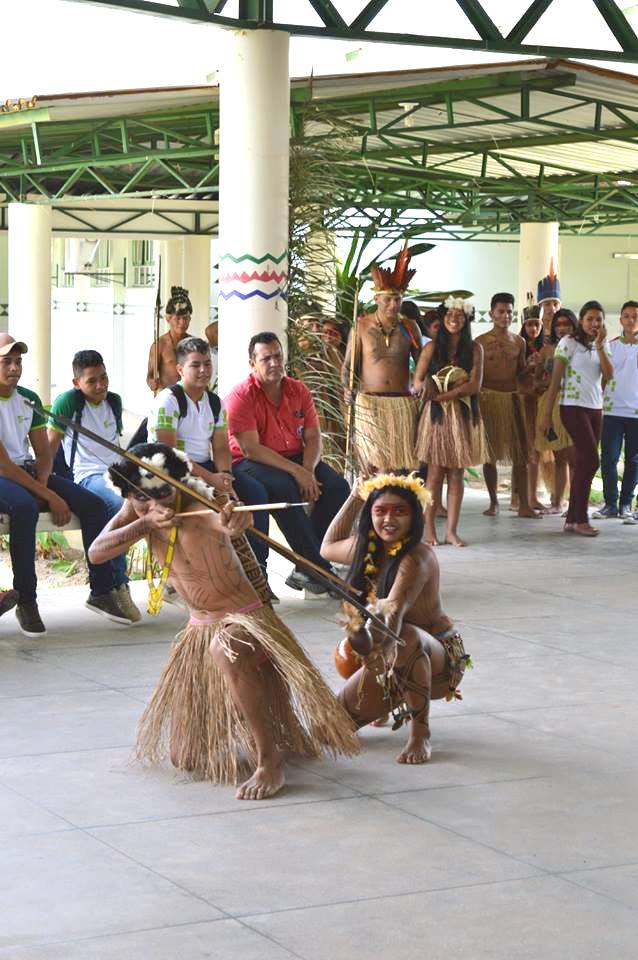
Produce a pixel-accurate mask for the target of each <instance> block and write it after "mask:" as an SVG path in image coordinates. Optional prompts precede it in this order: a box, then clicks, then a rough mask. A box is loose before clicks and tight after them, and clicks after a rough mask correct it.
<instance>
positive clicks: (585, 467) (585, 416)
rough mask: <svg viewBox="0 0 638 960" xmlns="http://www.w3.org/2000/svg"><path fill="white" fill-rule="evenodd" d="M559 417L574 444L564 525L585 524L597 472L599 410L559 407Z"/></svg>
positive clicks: (600, 416)
mask: <svg viewBox="0 0 638 960" xmlns="http://www.w3.org/2000/svg"><path fill="white" fill-rule="evenodd" d="M560 418H561V420H562V421H563V426H564V427H565V429H566V430H567V433H568V434H569V435H570V437H571V438H572V440H573V441H574V469H573V471H572V486H571V493H570V496H569V507H568V509H567V523H587V521H588V513H587V507H588V505H589V491H590V490H591V482H592V480H593V479H594V474H595V473H596V471H597V470H598V464H599V463H600V460H599V459H598V444H599V442H600V429H601V421H602V411H601V410H591V409H590V408H589V407H569V406H564V405H563V404H561V407H560Z"/></svg>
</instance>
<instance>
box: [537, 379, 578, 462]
mask: <svg viewBox="0 0 638 960" xmlns="http://www.w3.org/2000/svg"><path fill="white" fill-rule="evenodd" d="M547 400H548V393H544V394H543V395H542V397H541V398H540V400H539V401H538V413H537V415H536V433H535V436H534V446H535V447H536V449H537V450H566V449H567V447H571V446H572V445H573V443H574V441H573V440H572V438H571V437H570V435H569V434H568V433H567V430H566V429H565V427H564V426H563V421H562V420H561V418H560V396H558V397H556V402H555V403H554V409H553V410H552V426H553V428H554V432H555V433H556V435H557V438H558V439H557V440H546V439H545V436H544V435H543V433H542V432H541V429H540V424H541V423H542V422H543V417H544V416H545V413H546V411H547Z"/></svg>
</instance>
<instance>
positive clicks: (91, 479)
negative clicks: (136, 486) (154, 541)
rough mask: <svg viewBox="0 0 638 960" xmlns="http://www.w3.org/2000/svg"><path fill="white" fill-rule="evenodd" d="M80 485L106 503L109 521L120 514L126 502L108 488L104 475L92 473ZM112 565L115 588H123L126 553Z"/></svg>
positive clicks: (113, 561)
mask: <svg viewBox="0 0 638 960" xmlns="http://www.w3.org/2000/svg"><path fill="white" fill-rule="evenodd" d="M79 485H80V486H81V487H84V489H85V490H90V491H91V493H94V494H95V496H96V497H99V498H100V500H102V501H103V502H104V504H105V506H106V511H107V514H108V518H109V520H110V519H111V517H114V516H115V514H116V513H118V512H119V510H120V509H121V507H122V505H123V504H124V500H123V499H122V497H121V496H120V495H119V493H116V492H115V490H113V489H112V488H111V487H109V486H108V484H107V482H106V480H105V479H104V474H102V473H92V474H90V476H88V477H84V478H83V479H82V480H80V484H79ZM111 563H112V564H113V575H114V577H115V586H116V587H121V586H122V584H123V583H128V576H127V573H126V569H127V560H126V553H121V554H120V555H119V557H115V559H114V560H111Z"/></svg>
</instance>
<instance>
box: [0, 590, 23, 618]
mask: <svg viewBox="0 0 638 960" xmlns="http://www.w3.org/2000/svg"><path fill="white" fill-rule="evenodd" d="M19 599H20V594H19V593H18V591H17V590H0V617H1V616H2V614H3V613H6V612H7V610H13V608H14V607H15V605H16V603H17V602H18V600H19Z"/></svg>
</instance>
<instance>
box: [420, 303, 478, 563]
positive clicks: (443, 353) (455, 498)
mask: <svg viewBox="0 0 638 960" xmlns="http://www.w3.org/2000/svg"><path fill="white" fill-rule="evenodd" d="M438 312H439V318H440V320H441V324H440V327H439V333H438V336H437V338H436V340H433V341H431V342H430V343H428V344H427V345H426V347H425V348H424V350H423V352H422V354H421V356H420V357H419V362H418V365H417V369H416V373H415V377H414V385H413V389H414V392H415V393H419V394H420V393H423V394H424V396H425V399H426V403H425V406H424V408H423V412H422V414H421V418H420V420H419V426H418V429H417V442H416V455H417V457H418V459H419V460H421V461H422V462H423V463H427V464H428V480H427V483H428V490H429V491H430V494H431V496H432V502H431V503H430V505H429V506H428V508H427V512H426V527H427V532H426V542H427V543H429V544H430V545H431V546H437V545H438V544H439V542H440V541H439V540H437V536H436V528H435V517H436V516H437V511H438V510H439V509H440V506H441V492H442V487H443V478H444V477H445V476H446V475H447V487H448V496H447V531H446V534H445V541H444V542H445V543H451V544H453V545H454V546H455V547H464V546H465V542H464V541H463V540H462V539H461V538H460V537H459V535H458V532H457V525H458V521H459V515H460V513H461V504H462V502H463V471H464V469H465V467H470V466H473V465H474V464H476V463H483V461H484V460H485V459H486V457H487V453H486V447H485V435H484V432H483V425H482V423H481V415H480V412H479V407H478V399H477V394H478V392H479V390H480V389H481V381H482V379H483V348H482V346H481V345H480V344H479V343H473V342H472V326H471V325H472V318H473V316H474V308H473V307H472V305H471V304H470V303H468V302H467V301H464V300H455V299H453V298H451V297H450V298H449V299H448V300H446V301H445V303H442V304H441V305H440V307H439V310H438Z"/></svg>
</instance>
